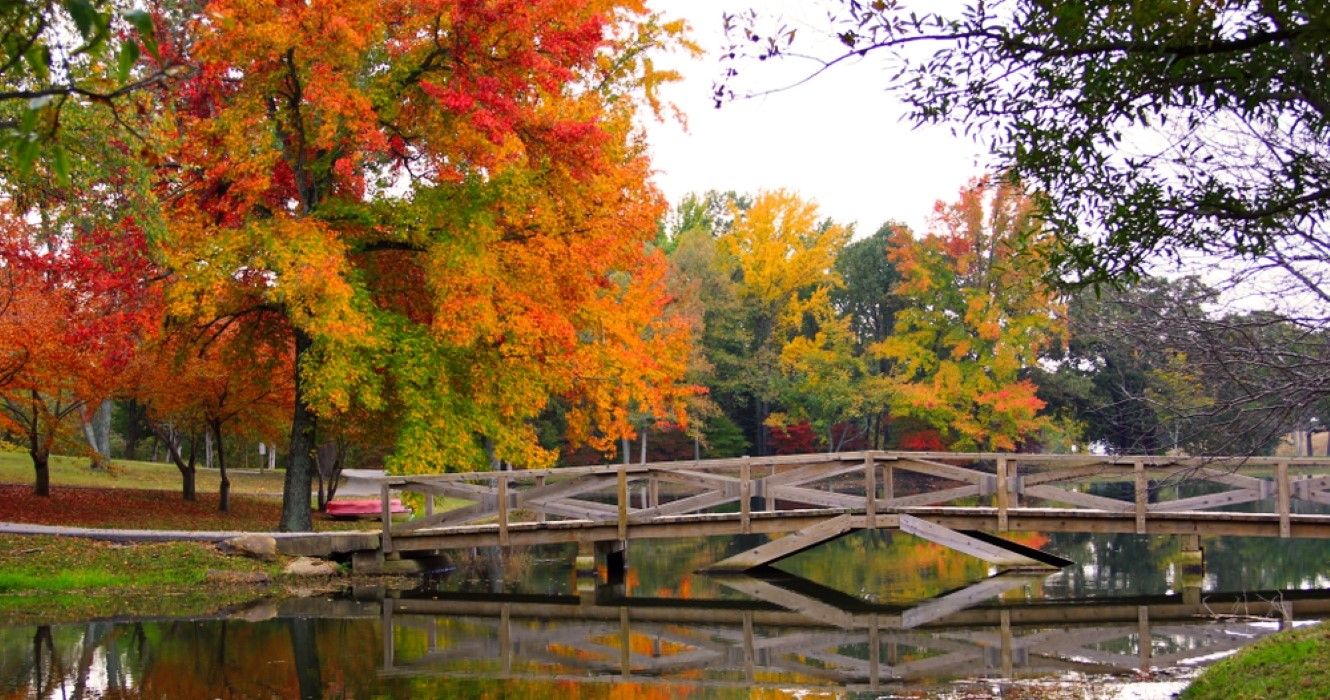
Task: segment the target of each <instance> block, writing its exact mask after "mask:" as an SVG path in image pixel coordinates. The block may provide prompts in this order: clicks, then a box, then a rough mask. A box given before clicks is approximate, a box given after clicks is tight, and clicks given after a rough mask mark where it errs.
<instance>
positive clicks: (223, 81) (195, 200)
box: [156, 0, 687, 530]
mask: <svg viewBox="0 0 1330 700" xmlns="http://www.w3.org/2000/svg"><path fill="white" fill-rule="evenodd" d="M682 29H683V28H682V26H681V25H680V24H677V23H674V24H671V23H662V22H660V21H659V20H658V19H657V18H656V17H654V16H651V15H648V14H646V13H645V11H644V10H643V8H642V7H641V5H640V4H638V3H635V2H612V1H610V0H598V1H596V2H590V3H566V2H557V1H554V0H549V1H541V2H534V3H532V2H515V1H512V0H490V1H487V2H442V3H421V2H418V1H417V0H391V1H385V2H368V1H366V0H346V1H345V2H338V3H336V4H335V5H332V6H329V5H312V6H311V5H307V4H301V3H295V4H280V3H279V4H273V3H270V2H253V1H252V0H216V1H214V2H211V3H209V4H208V5H207V7H206V15H201V16H183V17H177V16H174V15H169V14H164V15H162V16H160V17H159V18H158V22H157V24H156V30H157V34H158V39H159V41H158V44H159V49H160V61H162V62H165V63H170V62H172V61H184V62H186V63H188V64H190V65H194V66H198V70H197V73H196V74H194V75H192V76H190V77H189V78H188V79H187V80H184V81H182V82H181V83H180V84H179V85H178V86H177V87H175V88H174V89H172V90H170V91H165V92H164V93H163V94H162V95H161V99H162V100H163V102H164V104H166V105H167V107H168V108H169V109H168V111H167V113H166V117H165V118H164V119H163V120H162V122H161V123H160V125H159V127H158V130H159V133H160V137H161V140H162V141H163V142H164V143H165V144H166V145H167V149H166V150H167V153H166V156H165V159H164V165H163V167H162V168H161V169H160V170H159V181H158V185H157V187H158V192H159V193H160V195H161V196H162V197H163V198H164V199H165V201H166V202H167V208H168V211H167V218H168V224H169V225H168V232H167V233H166V235H164V236H163V238H162V255H163V258H164V260H165V261H166V262H167V264H168V266H169V267H170V269H171V271H172V275H173V277H172V285H171V292H170V304H171V306H170V309H171V311H172V313H173V314H174V315H175V316H176V317H178V318H184V319H192V320H193V322H194V323H196V324H219V323H220V324H244V323H247V322H249V321H250V320H252V319H254V318H257V317H272V318H276V319H278V320H279V321H281V323H282V324H284V325H285V327H286V329H287V330H286V332H288V333H289V334H290V337H291V338H292V339H293V340H292V346H293V357H294V361H295V362H294V367H295V369H294V372H295V374H294V377H295V384H294V387H295V389H294V390H295V409H294V415H293V419H292V427H291V449H290V460H291V461H290V463H289V465H288V468H287V471H286V484H285V488H284V505H283V515H282V521H281V527H282V529H284V530H306V529H309V527H310V516H309V493H310V486H311V475H312V460H311V455H312V452H313V450H314V447H315V445H316V444H317V441H318V439H317V437H316V434H315V430H316V425H317V422H318V417H319V416H327V415H332V414H336V413H339V412H343V411H346V410H349V409H350V408H351V407H352V406H358V407H360V408H362V409H364V410H369V411H379V410H388V409H389V408H392V407H395V408H396V409H397V410H399V413H398V414H397V416H398V421H397V423H396V426H395V436H394V437H395V443H396V453H395V455H394V456H393V457H392V458H390V460H389V465H388V466H389V467H390V468H391V469H394V470H397V471H413V472H414V471H438V470H445V469H467V468H473V467H476V466H483V465H486V464H488V461H489V455H491V454H493V455H496V456H497V458H498V459H501V460H503V461H508V462H512V463H518V464H529V465H540V464H547V463H549V462H550V461H551V460H552V459H553V453H552V452H550V451H548V450H546V449H544V448H542V447H541V446H540V445H539V443H538V441H537V440H536V435H535V431H534V429H533V428H532V425H531V423H532V421H533V420H534V419H535V417H536V416H538V415H539V414H540V413H541V411H542V410H543V409H544V408H545V407H546V406H547V405H548V404H549V402H550V401H551V400H552V399H554V398H558V399H560V400H563V401H566V402H567V404H568V406H569V421H568V422H569V426H570V432H571V435H572V437H573V438H574V439H577V440H586V441H588V442H591V443H592V444H596V445H598V446H603V445H604V444H605V443H606V442H612V441H613V440H614V439H615V438H617V437H618V436H619V434H622V433H624V432H626V431H630V430H631V426H629V425H628V423H627V420H626V417H627V413H628V410H629V407H630V406H634V405H635V406H638V407H649V408H650V410H651V411H652V412H653V413H657V414H660V415H667V414H670V413H671V412H673V410H674V409H673V407H674V406H677V405H680V402H681V394H682V393H683V391H682V389H681V388H680V387H678V386H677V380H678V378H679V377H681V376H682V373H683V361H684V360H683V358H684V357H686V355H687V353H686V351H684V349H683V343H685V342H686V333H685V330H684V329H683V328H681V327H680V326H678V325H677V324H674V323H672V322H669V321H667V320H662V316H660V315H657V314H659V312H660V310H661V308H662V307H663V305H664V302H665V301H666V297H665V293H664V289H663V287H662V286H661V279H662V271H663V260H662V259H661V258H660V257H659V256H658V255H653V254H651V253H649V252H648V250H647V247H646V244H647V243H648V242H649V241H650V240H651V239H652V238H653V237H654V234H655V232H656V220H657V217H658V216H659V214H660V213H661V211H662V208H663V207H662V203H661V200H660V197H659V195H658V194H657V193H656V192H655V191H654V190H653V189H652V188H651V186H650V185H649V184H647V177H648V175H649V167H648V164H647V162H646V158H645V154H644V146H643V144H642V143H641V141H640V140H639V138H638V137H637V136H636V135H635V130H634V126H633V118H634V111H635V109H636V106H637V105H638V104H639V102H643V101H644V102H646V103H648V104H652V103H653V102H654V101H655V100H656V97H655V87H656V85H658V84H659V82H661V81H662V80H665V79H668V78H670V75H669V74H667V73H664V72H661V71H657V70H655V69H654V63H653V61H652V60H651V58H650V56H651V54H650V51H652V50H653V49H655V48H656V47H658V46H660V45H662V44H672V43H675V42H676V39H677V37H678V36H679V33H680V32H681V31H682Z"/></svg>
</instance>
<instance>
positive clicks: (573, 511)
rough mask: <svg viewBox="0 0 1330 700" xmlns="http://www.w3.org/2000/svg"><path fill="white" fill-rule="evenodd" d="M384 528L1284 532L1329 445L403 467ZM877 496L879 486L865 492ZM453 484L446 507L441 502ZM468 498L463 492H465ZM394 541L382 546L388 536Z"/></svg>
mask: <svg viewBox="0 0 1330 700" xmlns="http://www.w3.org/2000/svg"><path fill="white" fill-rule="evenodd" d="M393 490H397V491H405V492H414V493H418V494H420V495H421V496H423V508H422V509H421V510H423V512H421V513H419V514H418V517H416V518H414V519H413V520H411V521H409V522H407V523H402V524H397V525H394V524H393V523H392V522H391V520H390V516H391V514H390V512H389V505H390V497H389V494H390V491H393ZM381 494H382V499H383V515H382V517H383V524H384V532H385V539H386V540H389V539H390V538H391V537H392V536H399V535H406V534H412V533H421V532H428V531H433V530H440V529H451V528H458V527H471V526H486V527H491V528H494V527H497V535H498V542H499V544H501V545H504V544H507V540H508V531H509V530H510V529H511V528H513V527H516V526H530V525H532V524H536V525H539V524H542V523H544V524H548V523H553V522H558V521H574V520H575V521H584V522H585V521H591V522H597V523H613V524H615V525H616V526H617V531H618V534H619V537H620V539H626V535H627V530H628V528H629V526H630V525H632V524H635V523H644V522H660V521H664V520H667V519H676V520H677V519H687V518H702V517H707V516H715V515H716V514H718V513H726V514H728V515H727V516H726V517H730V518H737V519H738V520H739V523H740V531H748V527H749V525H750V523H751V522H752V521H753V520H754V519H760V518H764V517H770V515H771V514H773V513H774V514H780V513H789V512H791V511H800V510H828V511H841V512H851V513H855V514H863V515H866V516H868V517H869V518H870V521H869V522H874V521H873V520H871V519H872V518H873V517H875V516H876V515H878V514H887V513H895V512H906V511H909V510H911V509H922V508H937V507H965V508H968V509H991V510H992V512H993V514H994V515H995V517H996V525H997V528H998V529H999V530H1006V529H1008V526H1009V524H1010V518H1011V516H1012V515H1013V514H1019V513H1020V512H1022V509H1031V508H1058V509H1064V510H1068V511H1093V512H1099V513H1104V512H1106V513H1113V514H1117V515H1118V516H1119V517H1123V518H1126V517H1134V520H1135V523H1136V531H1137V532H1141V533H1144V532H1146V522H1147V521H1148V520H1149V519H1150V518H1151V517H1152V516H1154V515H1157V514H1160V513H1177V512H1194V511H1231V510H1232V509H1233V508H1235V507H1237V508H1246V509H1248V512H1259V513H1265V514H1267V515H1277V516H1278V518H1279V533H1280V535H1281V536H1284V537H1288V536H1290V534H1291V531H1292V518H1293V515H1294V514H1295V513H1296V512H1297V511H1298V509H1299V508H1301V509H1302V510H1307V509H1308V508H1307V507H1305V506H1300V505H1298V504H1309V505H1310V507H1311V509H1316V508H1319V506H1326V505H1330V458H1272V457H1187V458H1183V457H1156V456H1099V455H1044V454H1013V453H952V452H880V451H866V452H847V453H836V454H806V455H786V456H770V457H739V458H732V459H716V460H700V461H678V462H652V463H646V464H617V465H602V466H590V467H564V468H557V469H532V470H511V471H486V472H462V473H451V474H439V475H422V476H403V477H392V478H388V479H385V480H384V481H383V482H382V484H381ZM870 494H871V495H872V497H871V498H870V497H869V495H870ZM440 497H443V498H445V499H448V500H446V501H445V503H447V504H448V505H449V506H450V507H448V508H447V509H443V508H439V507H436V506H437V505H438V504H437V503H436V499H437V498H440ZM459 502H460V504H459ZM390 546H391V545H390V544H389V543H388V542H385V548H390Z"/></svg>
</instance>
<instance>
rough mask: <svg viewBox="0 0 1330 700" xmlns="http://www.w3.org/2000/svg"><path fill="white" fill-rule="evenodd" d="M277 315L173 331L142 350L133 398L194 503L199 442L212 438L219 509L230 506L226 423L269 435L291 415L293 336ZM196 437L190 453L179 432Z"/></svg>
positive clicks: (185, 494) (184, 492)
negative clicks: (183, 446) (198, 329)
mask: <svg viewBox="0 0 1330 700" xmlns="http://www.w3.org/2000/svg"><path fill="white" fill-rule="evenodd" d="M283 329H284V327H283V325H282V323H281V320H280V319H278V318H274V317H271V315H270V317H269V318H267V319H251V322H250V323H248V324H245V325H232V326H225V327H219V328H216V329H204V331H203V332H202V333H196V332H194V331H193V329H180V328H175V329H170V331H169V332H167V333H164V334H163V335H162V336H160V337H158V338H157V339H155V341H154V342H152V343H151V344H149V345H148V346H147V347H144V348H141V349H140V352H139V354H138V357H137V362H136V363H135V372H134V373H133V381H134V384H135V386H134V388H133V395H134V397H135V398H136V399H137V400H138V401H139V403H140V404H142V405H143V406H144V408H145V409H146V411H147V417H148V423H149V425H150V426H151V427H152V429H153V432H154V433H155V434H156V435H157V437H158V439H159V440H160V441H161V442H163V443H164V444H165V445H166V448H167V452H168V454H169V455H170V457H171V461H172V462H174V463H175V465H176V468H177V469H179V470H180V476H181V493H182V497H183V498H184V500H186V501H192V500H195V497H196V490H195V481H196V471H195V466H196V463H197V458H198V443H199V438H200V436H201V435H202V434H204V433H206V434H207V435H209V436H210V437H211V439H212V444H213V446H214V448H215V449H216V455H217V466H218V470H219V476H220V481H219V487H218V509H219V510H222V511H226V510H228V509H229V507H230V487H231V481H230V478H229V477H228V476H227V472H226V456H225V455H226V450H225V442H224V440H223V436H224V434H223V428H227V429H229V430H231V431H232V432H244V433H254V432H258V433H271V432H274V430H275V428H276V427H277V426H279V425H281V424H282V423H283V422H284V421H286V420H289V416H290V415H291V404H292V400H293V398H292V394H293V387H292V383H291V379H292V369H291V362H292V359H291V349H290V343H289V340H290V339H289V335H288V334H286V333H284V332H283ZM182 435H188V436H190V438H191V439H190V448H189V453H188V455H187V456H186V455H185V454H183V453H182V451H181V440H180V436H182Z"/></svg>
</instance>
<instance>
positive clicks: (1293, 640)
mask: <svg viewBox="0 0 1330 700" xmlns="http://www.w3.org/2000/svg"><path fill="white" fill-rule="evenodd" d="M1327 659H1330V623H1325V622H1323V623H1321V624H1319V625H1313V626H1310V627H1300V628H1298V629H1296V630H1290V631H1286V632H1280V633H1279V634H1276V635H1273V636H1270V637H1267V638H1265V639H1262V640H1261V641H1259V642H1257V643H1255V644H1253V645H1251V646H1249V647H1247V648H1245V649H1242V650H1241V651H1239V652H1238V653H1237V654H1234V655H1233V656H1232V657H1229V658H1227V659H1224V660H1223V661H1220V662H1219V663H1217V664H1215V665H1214V666H1211V667H1210V668H1208V669H1206V670H1205V671H1204V672H1203V673H1202V674H1201V675H1200V677H1199V678H1197V679H1196V681H1195V682H1194V683H1192V684H1191V686H1190V687H1188V688H1187V690H1186V692H1184V693H1183V694H1182V698H1183V700H1264V699H1265V698H1281V699H1283V698H1288V699H1304V698H1305V699H1306V700H1316V699H1319V698H1330V664H1327V663H1326V660H1327Z"/></svg>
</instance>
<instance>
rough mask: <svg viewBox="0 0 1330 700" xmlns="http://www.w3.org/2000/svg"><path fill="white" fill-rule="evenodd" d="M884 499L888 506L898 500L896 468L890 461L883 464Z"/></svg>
mask: <svg viewBox="0 0 1330 700" xmlns="http://www.w3.org/2000/svg"><path fill="white" fill-rule="evenodd" d="M882 498H883V499H885V500H886V501H887V503H888V504H890V503H891V501H892V500H894V499H895V498H896V468H895V467H893V466H891V462H889V461H888V462H883V463H882Z"/></svg>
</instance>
